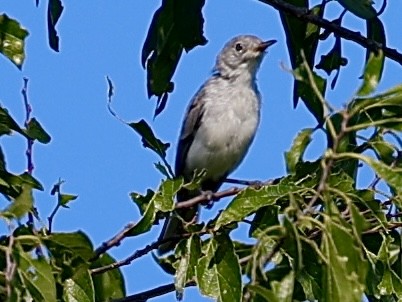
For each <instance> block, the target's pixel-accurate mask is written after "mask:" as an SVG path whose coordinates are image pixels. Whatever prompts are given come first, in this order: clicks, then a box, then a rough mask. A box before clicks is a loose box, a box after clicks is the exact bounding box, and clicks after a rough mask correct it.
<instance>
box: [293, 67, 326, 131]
mask: <svg viewBox="0 0 402 302" xmlns="http://www.w3.org/2000/svg"><path fill="white" fill-rule="evenodd" d="M308 72H311V74H312V77H313V82H311V81H310V79H309V76H308ZM295 73H296V77H297V78H299V79H300V80H298V84H297V93H298V96H300V97H301V99H302V100H303V102H304V104H305V105H306V107H307V109H308V110H309V111H310V112H311V113H312V114H313V115H314V117H315V118H316V120H317V122H318V124H320V125H321V124H322V123H323V122H324V104H323V103H322V102H321V100H320V98H319V95H317V93H320V94H321V96H322V97H324V96H325V90H326V87H327V80H326V79H324V78H322V77H320V76H319V75H318V74H316V73H315V72H314V71H312V70H310V71H307V70H306V68H305V67H304V66H302V65H300V67H299V68H297V69H296V70H295ZM296 81H297V80H296ZM313 85H315V86H316V87H317V90H318V91H316V90H314V89H313Z"/></svg>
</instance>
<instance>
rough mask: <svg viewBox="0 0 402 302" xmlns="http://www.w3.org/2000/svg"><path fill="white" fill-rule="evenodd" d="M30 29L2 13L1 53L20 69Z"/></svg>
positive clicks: (0, 25)
mask: <svg viewBox="0 0 402 302" xmlns="http://www.w3.org/2000/svg"><path fill="white" fill-rule="evenodd" d="M27 36H28V31H27V30H26V29H24V28H23V27H22V26H21V25H20V24H19V23H18V22H17V21H16V20H14V19H11V18H9V17H8V16H7V15H6V14H2V15H0V53H2V54H3V55H5V56H6V57H7V58H8V59H9V60H10V61H11V62H13V63H14V64H15V65H16V66H17V67H18V68H19V69H21V67H22V64H23V63H24V60H25V38H26V37H27ZM1 132H2V131H1Z"/></svg>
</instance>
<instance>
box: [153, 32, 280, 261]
mask: <svg viewBox="0 0 402 302" xmlns="http://www.w3.org/2000/svg"><path fill="white" fill-rule="evenodd" d="M275 42H276V41H275V40H269V41H265V42H264V41H262V40H261V39H259V38H258V37H255V36H251V35H243V36H237V37H235V38H233V39H232V40H230V41H229V42H228V43H227V44H226V45H225V46H224V48H223V49H222V51H221V52H220V54H219V55H218V57H217V60H216V64H215V67H214V70H213V75H212V76H211V77H210V78H209V79H208V80H207V81H206V82H205V83H204V85H202V86H201V88H200V89H199V91H198V92H197V93H196V95H195V96H194V97H193V99H192V100H191V102H190V104H189V106H188V108H187V113H186V116H185V118H184V121H183V125H182V128H181V133H180V137H179V143H178V147H177V154H176V167H175V170H176V171H175V172H176V175H177V176H183V177H184V179H185V180H187V181H189V180H191V178H192V177H193V175H194V171H196V170H197V171H202V170H205V171H206V174H205V175H204V177H203V180H202V182H201V190H203V191H212V192H216V191H217V190H218V189H219V187H220V186H221V184H222V182H223V181H224V180H225V178H226V177H227V176H228V175H229V174H230V173H231V172H232V171H233V170H234V169H236V167H237V166H238V165H239V164H240V163H241V161H242V160H243V158H244V156H245V155H246V153H247V150H248V148H249V146H250V144H251V142H252V141H253V139H254V136H255V133H256V130H257V127H258V124H259V120H260V106H261V97H260V93H259V92H258V89H257V84H256V73H257V70H258V68H259V66H260V63H261V61H262V59H263V57H264V54H265V50H266V49H267V48H268V47H269V46H271V45H272V44H274V43H275ZM197 195H199V191H188V190H186V189H182V190H180V192H179V193H178V194H177V202H181V201H185V200H188V199H190V198H192V197H195V196H197ZM198 211H199V208H198V207H195V208H186V209H182V210H180V211H177V215H179V216H180V218H179V217H178V216H171V217H169V218H168V219H167V220H166V222H165V225H164V227H163V230H162V233H161V236H160V239H165V238H168V237H171V236H174V235H180V234H181V233H183V232H184V227H183V223H185V222H191V221H194V220H195V219H196V216H197V213H198ZM176 243H177V242H173V241H170V242H167V243H165V244H162V245H161V246H160V247H159V249H158V252H159V254H163V253H166V252H168V251H170V250H172V249H173V248H174V246H175V244H176Z"/></svg>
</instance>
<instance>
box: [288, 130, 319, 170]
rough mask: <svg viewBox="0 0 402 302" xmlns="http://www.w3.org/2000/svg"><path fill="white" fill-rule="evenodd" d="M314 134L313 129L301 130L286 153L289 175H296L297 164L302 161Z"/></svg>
mask: <svg viewBox="0 0 402 302" xmlns="http://www.w3.org/2000/svg"><path fill="white" fill-rule="evenodd" d="M312 133H313V129H311V128H306V129H303V130H301V131H300V132H299V133H298V134H297V137H296V138H295V139H294V140H293V144H292V147H291V149H290V150H289V151H287V152H285V159H286V169H287V171H288V173H295V170H296V164H297V163H298V162H299V161H300V160H302V158H303V154H304V152H305V151H306V147H307V146H308V144H309V143H310V142H311V134H312Z"/></svg>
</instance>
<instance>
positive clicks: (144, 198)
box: [130, 189, 155, 215]
mask: <svg viewBox="0 0 402 302" xmlns="http://www.w3.org/2000/svg"><path fill="white" fill-rule="evenodd" d="M154 195H155V192H154V191H152V190H151V189H148V190H147V193H146V194H145V195H141V194H139V193H136V192H131V193H130V197H131V200H132V201H134V203H135V204H136V205H137V206H138V209H139V210H140V214H141V215H144V212H145V211H146V209H147V206H148V204H149V202H150V201H151V200H152V197H153V196H154Z"/></svg>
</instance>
